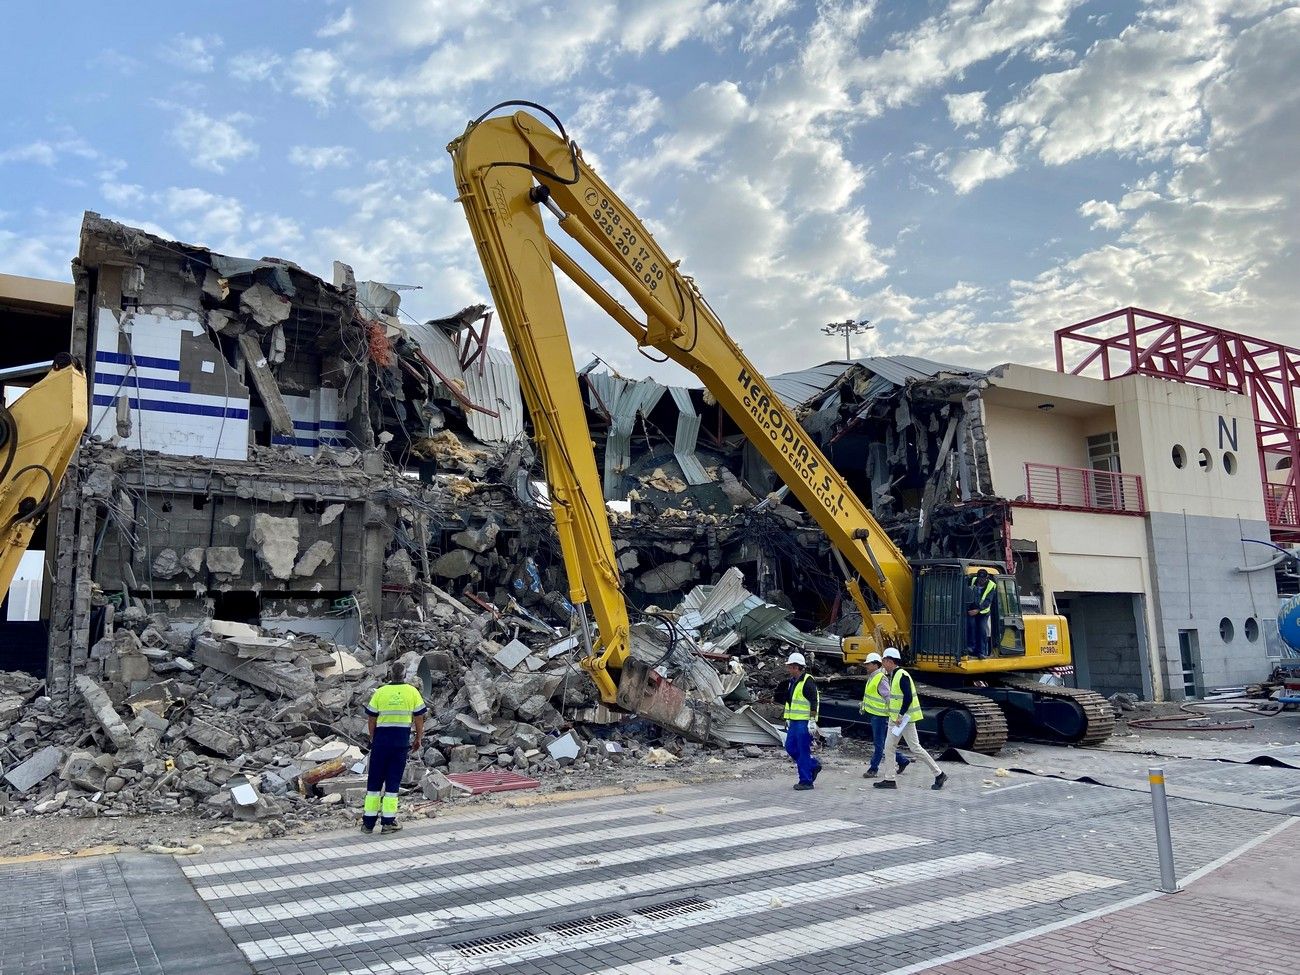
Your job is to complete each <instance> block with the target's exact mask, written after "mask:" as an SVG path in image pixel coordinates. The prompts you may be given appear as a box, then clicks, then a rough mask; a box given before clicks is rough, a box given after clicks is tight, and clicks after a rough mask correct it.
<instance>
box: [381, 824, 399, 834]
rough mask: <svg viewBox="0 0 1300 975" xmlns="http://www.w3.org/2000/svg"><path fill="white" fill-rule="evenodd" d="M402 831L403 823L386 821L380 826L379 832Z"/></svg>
mask: <svg viewBox="0 0 1300 975" xmlns="http://www.w3.org/2000/svg"><path fill="white" fill-rule="evenodd" d="M401 831H402V824H401V823H384V825H383V826H380V827H379V832H381V833H400V832H401Z"/></svg>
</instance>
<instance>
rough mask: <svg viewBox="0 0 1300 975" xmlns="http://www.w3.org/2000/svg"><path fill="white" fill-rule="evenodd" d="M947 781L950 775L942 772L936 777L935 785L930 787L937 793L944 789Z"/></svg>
mask: <svg viewBox="0 0 1300 975" xmlns="http://www.w3.org/2000/svg"><path fill="white" fill-rule="evenodd" d="M947 781H948V773H947V772H940V773H939V774H938V775H936V776H935V777H934V785H932V786H930V788H931V789H933V790H934V791H935V792H938V791H939V790H940V789H942V788H943V784H944V783H945V782H947Z"/></svg>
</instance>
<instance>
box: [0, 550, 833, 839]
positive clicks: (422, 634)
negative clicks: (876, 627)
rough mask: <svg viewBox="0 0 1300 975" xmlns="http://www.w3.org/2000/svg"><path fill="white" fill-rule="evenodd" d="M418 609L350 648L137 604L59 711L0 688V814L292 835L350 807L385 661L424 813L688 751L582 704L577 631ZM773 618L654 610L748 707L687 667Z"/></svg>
mask: <svg viewBox="0 0 1300 975" xmlns="http://www.w3.org/2000/svg"><path fill="white" fill-rule="evenodd" d="M428 596H429V598H427V599H426V600H425V606H424V607H423V608H424V610H425V612H424V613H423V615H424V616H425V620H424V621H419V620H389V621H386V622H384V623H383V624H382V625H381V626H380V627H379V629H378V630H377V631H376V632H375V633H374V635H373V639H372V640H362V641H360V642H359V644H358V645H357V646H356V647H353V648H345V647H343V646H341V645H339V644H336V643H333V642H331V641H329V640H326V639H323V638H321V637H318V636H311V635H294V634H289V635H285V634H278V633H274V632H272V631H270V630H266V629H263V628H261V627H258V626H254V625H251V624H246V623H238V622H229V621H223V620H214V619H204V620H200V621H194V620H183V619H171V618H169V617H168V616H166V615H165V614H162V613H147V612H145V610H144V609H143V608H142V607H141V606H138V605H133V606H131V607H129V608H128V609H126V610H125V611H124V612H122V613H120V614H115V615H114V618H113V619H112V620H111V623H110V626H109V632H107V633H106V635H105V636H103V637H102V638H101V639H100V640H99V641H98V642H97V643H96V645H95V647H94V648H93V649H92V658H94V659H95V660H97V661H99V662H100V664H101V673H100V676H99V677H91V676H89V675H88V674H81V675H79V676H78V677H77V679H76V682H75V697H74V698H73V700H72V701H71V702H70V703H68V704H60V703H58V702H57V701H56V700H54V699H52V698H50V697H48V696H45V695H44V694H43V686H42V682H41V681H39V680H38V679H36V678H33V677H31V676H30V675H27V674H23V673H19V672H13V673H4V674H0V734H3V735H4V737H3V739H0V765H2V766H3V768H4V787H3V789H4V791H3V792H0V811H4V812H7V813H9V814H11V815H31V814H49V813H62V814H64V815H80V816H106V817H114V816H126V815H141V814H169V813H171V814H175V813H193V814H197V815H200V816H203V817H208V818H213V819H216V818H227V817H231V818H234V819H239V820H247V821H256V820H271V821H293V820H299V821H302V820H310V819H312V818H314V817H317V816H319V815H322V814H323V813H325V812H326V811H328V810H329V809H330V808H331V807H339V808H344V809H352V808H355V807H359V805H360V803H361V801H362V799H363V798H364V793H365V748H366V744H367V736H366V716H365V712H364V707H365V704H366V702H367V701H368V700H369V698H370V695H371V693H372V692H373V691H374V689H375V688H376V687H377V686H379V684H380V683H381V682H382V679H383V675H384V674H385V673H386V671H387V669H388V667H389V666H390V665H391V662H392V661H394V660H396V661H399V662H400V663H401V664H402V665H403V667H404V670H405V675H406V679H407V680H408V681H409V682H410V683H412V684H413V685H415V686H416V687H419V688H420V689H421V690H422V692H423V694H424V698H425V701H426V703H427V704H428V706H429V715H428V718H427V719H426V725H425V735H424V746H423V749H422V750H421V752H420V754H418V755H412V756H411V760H410V762H409V764H408V768H407V772H406V775H405V777H404V779H403V785H404V786H405V787H407V788H408V789H410V790H411V791H412V792H413V793H416V794H417V796H423V798H425V799H428V800H444V799H447V798H449V797H452V796H457V795H465V794H469V792H470V791H472V790H471V787H470V786H467V785H464V784H462V783H457V782H456V781H455V778H454V777H455V775H456V774H457V773H466V772H483V771H491V770H498V771H505V770H509V771H511V772H514V773H519V774H521V775H526V776H529V777H545V776H547V775H553V774H555V773H558V772H560V771H561V770H562V769H565V768H577V769H590V768H593V767H599V766H600V765H602V764H604V763H623V762H624V761H627V760H629V759H633V760H640V761H641V762H644V763H645V764H647V765H650V766H662V765H666V764H673V763H676V762H677V761H678V760H679V759H680V758H681V757H682V756H683V755H685V756H689V755H691V754H696V753H698V747H697V746H693V745H690V744H689V743H685V742H682V741H680V740H678V739H676V738H675V737H674V736H671V735H665V734H664V733H663V732H662V731H661V730H660V729H658V728H656V727H655V726H654V725H652V724H650V723H648V722H646V721H643V720H639V719H636V718H635V717H632V716H629V715H625V714H621V713H617V712H614V711H611V710H610V709H609V708H607V707H605V706H604V705H603V704H601V703H600V701H599V700H598V698H596V696H595V692H594V687H593V686H592V684H591V682H590V681H589V680H588V678H587V677H586V675H585V674H584V673H583V672H582V671H581V669H580V668H579V667H578V666H577V663H576V659H577V655H578V654H579V653H580V652H581V647H580V644H579V640H578V638H577V636H574V635H564V634H562V633H561V632H560V631H559V630H558V629H557V628H555V627H554V626H552V625H551V624H550V623H548V622H545V621H544V620H543V619H542V618H541V617H540V616H538V615H535V614H532V613H530V612H528V611H527V610H526V609H524V608H523V607H522V606H520V605H518V604H517V603H514V602H513V600H511V601H509V602H508V603H507V608H506V609H504V610H503V609H499V608H498V607H496V606H494V605H493V604H491V603H487V602H486V601H482V600H480V602H482V603H483V605H482V606H479V605H476V604H475V603H474V602H472V601H467V600H462V599H460V598H457V597H455V596H453V595H451V594H450V593H448V592H446V591H444V590H441V589H439V588H437V587H432V588H431V591H430V592H429V594H428ZM773 609H776V607H772V606H771V605H770V604H767V603H764V602H763V601H762V600H759V599H757V597H753V596H752V595H750V594H749V593H748V592H746V591H745V590H744V588H743V586H742V585H741V584H740V574H739V573H738V572H736V571H735V570H732V571H730V572H728V573H726V574H725V575H724V576H723V582H722V583H720V584H719V585H717V586H703V587H699V589H697V590H695V591H694V592H692V593H691V594H690V595H689V596H688V598H687V600H686V601H685V602H684V603H682V604H681V605H680V606H679V607H677V610H676V611H675V612H674V613H672V614H670V615H669V618H671V619H672V620H673V621H674V627H675V628H676V629H675V631H676V632H677V633H679V634H681V635H684V636H686V637H687V638H688V643H689V645H690V646H691V647H692V648H693V649H694V650H695V651H696V652H697V655H698V659H697V660H696V661H695V666H696V667H697V668H701V667H702V668H703V670H704V671H707V672H708V675H706V677H705V678H704V683H706V684H708V685H709V686H710V687H711V688H712V691H711V693H715V694H717V695H718V697H719V699H721V698H722V697H730V698H731V699H732V700H745V699H748V697H749V695H748V694H747V692H746V691H745V689H744V688H743V683H744V679H745V676H746V672H745V670H744V669H743V668H741V667H740V665H739V664H738V663H737V662H736V661H735V660H734V659H730V661H729V662H723V663H720V664H717V665H716V666H717V668H718V669H720V670H721V671H722V674H721V676H720V677H719V676H718V675H717V672H716V671H715V670H714V668H711V667H709V666H708V665H707V664H705V663H704V659H705V658H710V657H711V658H713V659H714V660H724V659H725V654H724V653H723V652H722V651H724V650H725V649H726V648H728V647H735V648H736V649H737V650H739V649H740V646H739V643H740V640H741V636H740V634H745V633H748V634H749V635H750V636H752V637H754V638H755V641H756V643H755V647H760V646H768V645H769V644H771V643H772V642H773V641H775V642H783V641H784V640H786V639H788V637H789V634H788V633H786V632H785V630H784V628H783V627H782V626H781V625H780V624H782V623H783V622H784V615H785V614H783V613H782V612H780V611H779V610H778V611H777V613H776V614H775V616H773V614H772V613H771V612H770V611H771V610H773ZM764 610H766V611H769V612H764ZM756 611H757V612H756ZM648 625H649V624H646V623H641V624H638V626H639V627H640V628H642V629H644V628H646V627H647V626H648ZM784 626H785V627H788V626H789V624H788V623H786V624H784ZM791 632H796V633H797V631H791ZM810 639H812V638H810ZM751 649H753V648H751ZM773 659H775V658H773ZM771 672H772V675H776V674H777V673H778V672H779V667H775V666H773V667H772V668H771ZM764 743H765V744H776V743H779V737H777V738H776V740H775V741H764ZM665 745H666V746H667V747H660V746H665ZM726 754H727V756H728V757H730V758H740V757H742V756H751V757H757V756H758V755H759V754H761V750H759V749H756V748H755V747H754V746H753V745H749V746H747V747H745V748H742V749H729V750H728V751H727V752H726ZM448 776H452V778H449V777H448Z"/></svg>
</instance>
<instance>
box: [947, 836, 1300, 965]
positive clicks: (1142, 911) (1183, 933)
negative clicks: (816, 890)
mask: <svg viewBox="0 0 1300 975" xmlns="http://www.w3.org/2000/svg"><path fill="white" fill-rule="evenodd" d="M1284 826H1285V828H1284V829H1283V830H1282V831H1281V832H1280V833H1278V834H1276V835H1274V836H1271V837H1270V838H1269V839H1267V840H1265V842H1263V843H1260V844H1259V845H1258V846H1256V847H1254V848H1253V849H1251V850H1249V851H1247V852H1246V853H1243V854H1242V855H1241V856H1240V857H1238V858H1237V859H1235V860H1233V861H1232V862H1231V863H1229V864H1227V865H1226V866H1223V867H1221V868H1219V869H1218V870H1215V871H1213V872H1211V873H1209V874H1208V875H1207V876H1205V877H1203V878H1201V879H1199V880H1196V881H1195V882H1193V883H1190V884H1188V885H1187V886H1186V888H1185V889H1184V891H1183V892H1182V893H1180V894H1176V895H1174V896H1173V897H1156V898H1153V899H1151V900H1148V901H1145V902H1143V903H1141V904H1138V905H1134V906H1132V907H1128V908H1125V909H1123V910H1119V911H1116V912H1114V913H1112V914H1109V915H1107V916H1105V917H1099V918H1097V919H1095V920H1089V921H1084V922H1082V923H1080V924H1075V925H1071V926H1069V927H1066V928H1062V929H1061V930H1058V931H1053V932H1049V933H1045V934H1042V935H1040V936H1038V937H1034V938H1029V939H1027V940H1025V941H1022V942H1019V943H1017V944H1014V945H1010V946H1007V947H1002V948H996V949H992V950H989V951H986V952H981V953H980V954H978V955H973V956H971V957H967V958H962V959H960V960H954V961H952V962H949V963H947V964H944V965H940V966H939V967H937V968H928V969H927V970H928V971H930V972H932V973H933V975H1021V973H1028V972H1041V971H1045V970H1046V969H1047V967H1048V966H1049V965H1050V968H1051V970H1052V971H1053V972H1054V973H1056V975H1094V973H1100V975H1111V973H1126V972H1178V973H1179V975H1232V973H1242V975H1292V973H1294V972H1296V971H1300V938H1297V936H1296V918H1297V917H1298V916H1300V882H1297V881H1300V863H1298V862H1297V855H1296V851H1297V849H1298V848H1300V825H1297V823H1296V821H1295V820H1292V821H1291V822H1290V823H1287V824H1284ZM1207 929H1208V930H1217V931H1219V932H1220V934H1219V936H1217V937H1216V936H1211V937H1208V938H1207V936H1206V933H1207Z"/></svg>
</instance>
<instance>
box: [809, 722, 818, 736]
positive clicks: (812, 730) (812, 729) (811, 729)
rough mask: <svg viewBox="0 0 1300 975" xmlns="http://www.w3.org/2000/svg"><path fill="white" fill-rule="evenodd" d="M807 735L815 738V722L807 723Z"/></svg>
mask: <svg viewBox="0 0 1300 975" xmlns="http://www.w3.org/2000/svg"><path fill="white" fill-rule="evenodd" d="M808 734H809V735H811V736H812V737H814V738H816V737H817V722H816V721H809V722H808Z"/></svg>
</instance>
